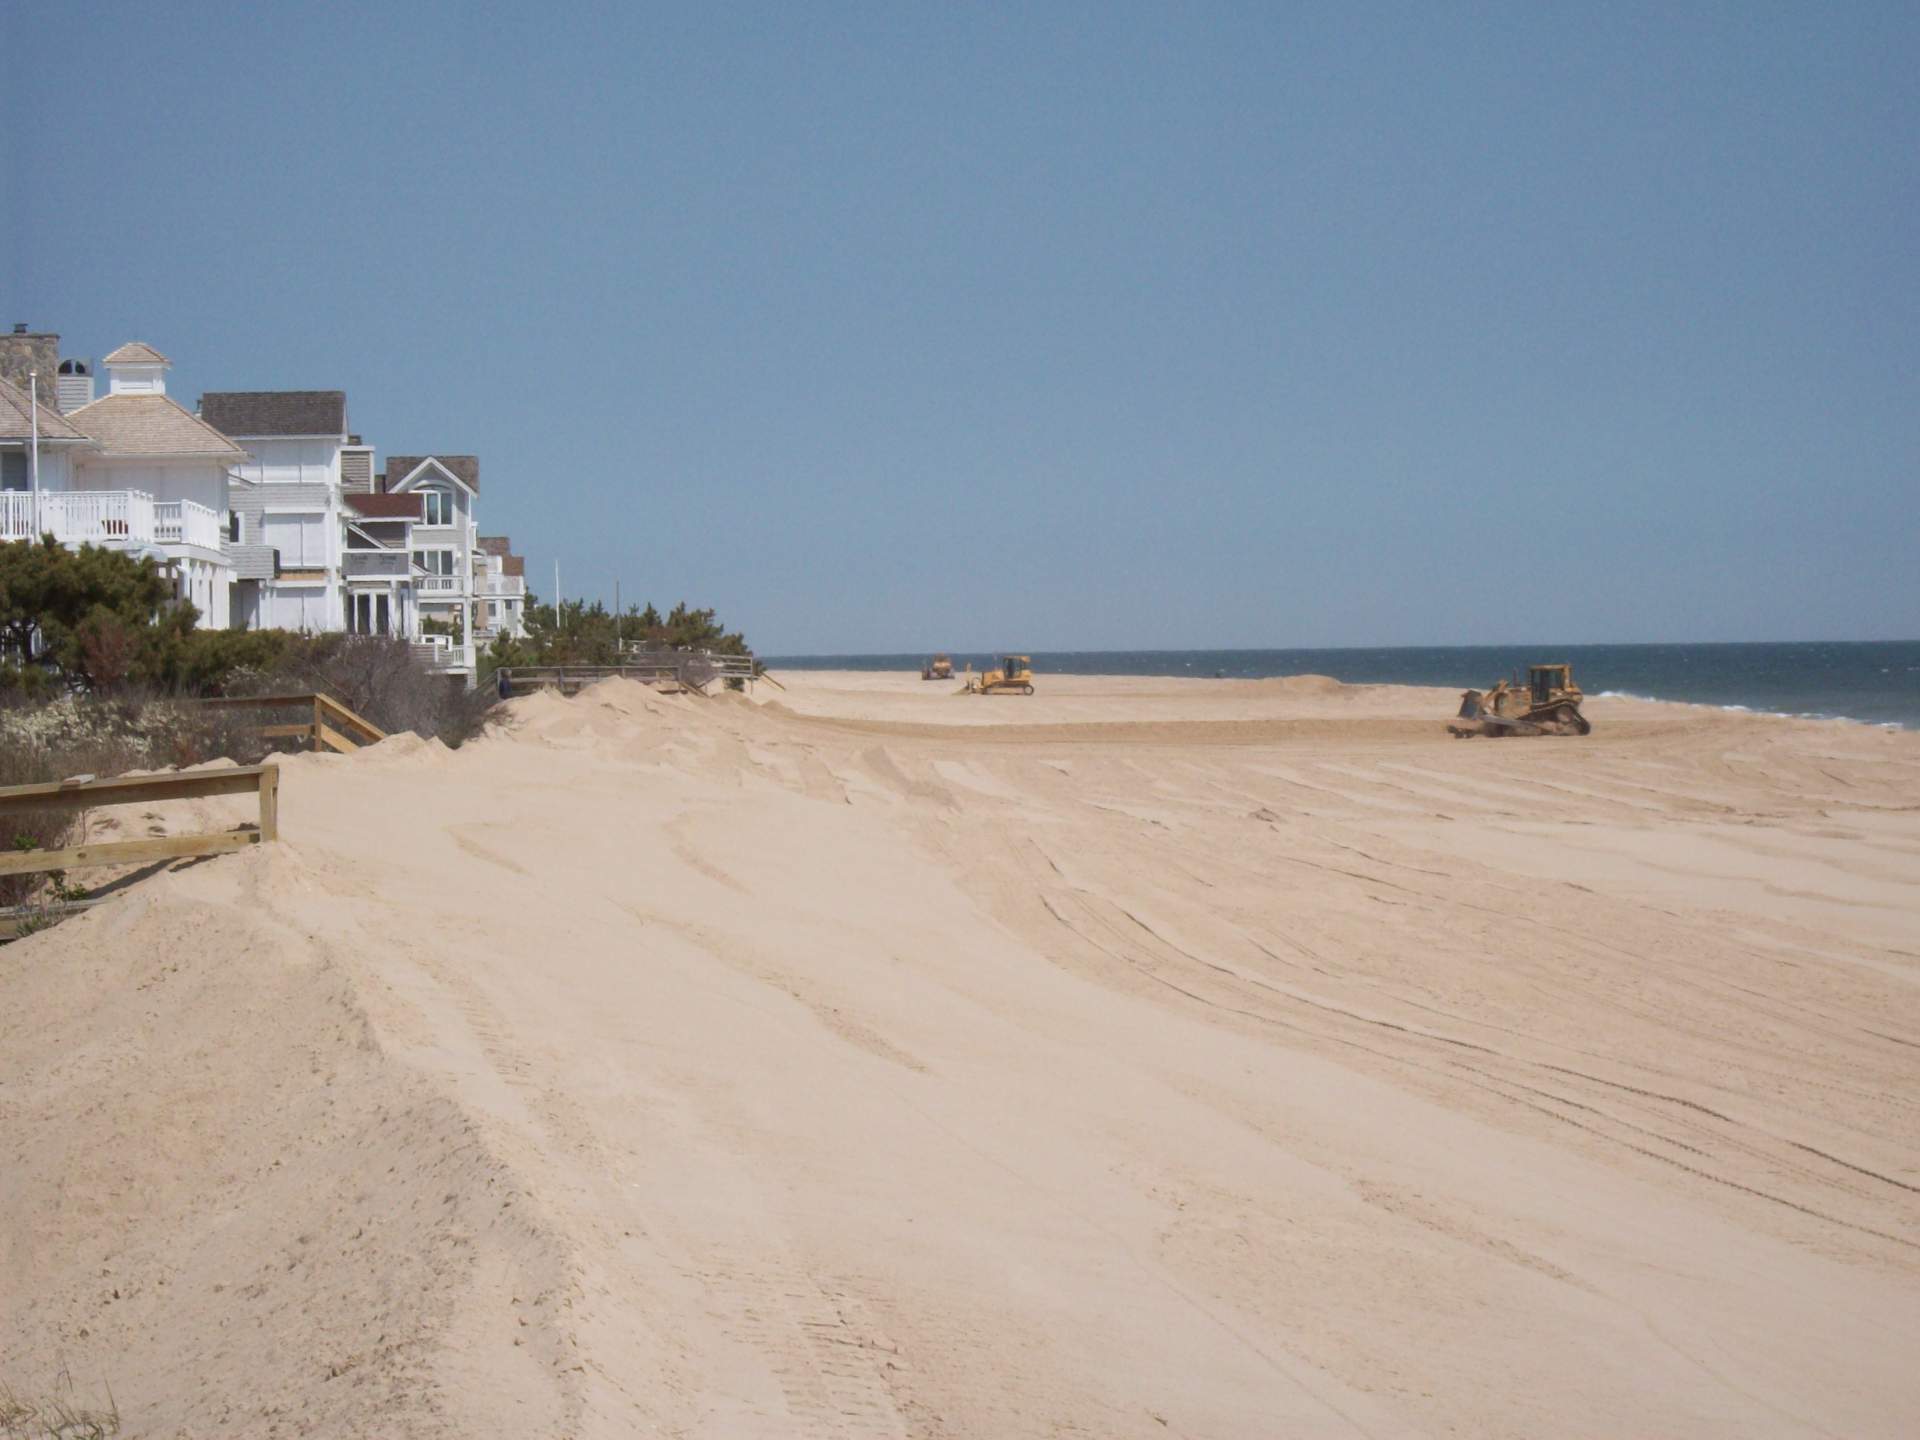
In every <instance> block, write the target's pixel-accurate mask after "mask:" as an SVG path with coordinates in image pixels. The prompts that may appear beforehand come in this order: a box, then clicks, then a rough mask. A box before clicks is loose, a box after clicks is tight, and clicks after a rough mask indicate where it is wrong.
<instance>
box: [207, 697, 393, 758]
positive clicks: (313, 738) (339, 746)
mask: <svg viewBox="0 0 1920 1440" xmlns="http://www.w3.org/2000/svg"><path fill="white" fill-rule="evenodd" d="M200 703H201V704H202V705H211V706H217V707H220V708H223V709H230V710H292V709H296V708H299V709H311V711H312V715H313V718H312V719H311V720H302V721H299V722H297V723H293V724H284V725H262V726H261V727H260V733H261V734H262V735H264V736H266V737H267V738H268V739H269V740H291V739H300V740H305V741H307V742H308V744H309V745H310V746H311V747H312V748H313V749H315V750H318V749H320V747H321V746H323V745H324V746H326V747H327V748H328V749H329V750H338V751H339V752H340V753H341V754H343V755H351V754H352V753H353V752H354V751H356V750H358V749H359V748H360V747H361V746H362V745H374V744H378V743H379V742H380V741H382V740H384V739H386V738H387V732H386V731H384V730H382V729H381V728H380V727H379V726H378V725H375V724H374V723H373V722H372V721H371V720H362V719H361V718H360V717H359V716H358V715H356V714H354V713H353V711H351V710H349V709H348V708H347V707H346V706H344V705H342V704H341V703H340V702H339V701H338V700H336V699H334V698H333V697H332V696H331V695H322V694H319V693H302V694H298V695H222V696H219V697H217V698H215V699H212V700H202V701H201V702H200Z"/></svg>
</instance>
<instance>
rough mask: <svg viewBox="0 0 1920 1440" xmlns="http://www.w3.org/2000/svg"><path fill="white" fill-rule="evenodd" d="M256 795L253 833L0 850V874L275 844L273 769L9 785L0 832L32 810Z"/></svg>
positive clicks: (0, 802) (0, 805)
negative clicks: (257, 812)
mask: <svg viewBox="0 0 1920 1440" xmlns="http://www.w3.org/2000/svg"><path fill="white" fill-rule="evenodd" d="M248 793H258V795H259V797H260V824H259V825H258V827H256V828H253V829H247V828H242V829H239V830H222V831H217V832H215V833H213V834H205V835H157V836H149V837H148V838H146V839H142V840H108V841H103V842H102V843H100V844H98V845H75V846H70V847H68V848H66V849H62V850H0V875H33V874H38V873H40V872H42V871H46V870H81V869H85V868H87V867H88V866H92V865H140V864H144V863H146V862H147V861H149V860H178V859H183V858H186V857H189V856H195V855H219V854H223V853H225V852H227V851H230V850H244V849H246V848H247V846H249V845H258V844H260V843H261V842H262V841H264V840H277V839H279V838H280V767H279V766H278V765H242V766H238V767H235V768H231V769H226V770H190V771H173V772H171V773H168V774H164V775H121V776H118V777H116V778H114V779H112V780H83V781H61V782H60V783H59V784H55V785H9V786H7V787H5V788H4V789H0V832H4V830H5V829H6V824H5V817H7V816H9V815H18V814H22V813H24V812H27V811H33V810H93V809H97V808H99V807H100V806H103V805H146V804H151V803H152V802H153V801H156V800H200V799H205V798H206V797H208V796H213V795H245V794H248Z"/></svg>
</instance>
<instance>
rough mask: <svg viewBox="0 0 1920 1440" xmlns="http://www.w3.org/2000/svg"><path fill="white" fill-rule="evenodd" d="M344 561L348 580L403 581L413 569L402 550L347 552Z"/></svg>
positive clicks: (411, 563)
mask: <svg viewBox="0 0 1920 1440" xmlns="http://www.w3.org/2000/svg"><path fill="white" fill-rule="evenodd" d="M345 560H346V572H347V578H348V579H349V580H404V579H406V578H407V576H408V575H409V574H410V573H411V572H412V569H413V562H412V561H411V560H410V559H409V558H408V556H407V552H406V551H404V550H349V551H347V552H346V555H345Z"/></svg>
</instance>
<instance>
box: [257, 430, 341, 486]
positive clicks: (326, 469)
mask: <svg viewBox="0 0 1920 1440" xmlns="http://www.w3.org/2000/svg"><path fill="white" fill-rule="evenodd" d="M238 443H239V444H240V445H241V446H243V447H244V448H245V449H246V450H247V452H248V453H249V454H251V455H252V456H253V459H252V461H251V462H249V463H248V464H245V465H238V466H235V467H234V468H235V469H236V470H237V471H238V472H239V473H240V474H241V475H243V476H245V477H246V478H247V479H249V480H254V481H258V482H259V483H260V484H263V485H331V484H336V483H338V481H339V478H340V472H339V466H340V442H339V441H338V440H286V439H278V438H275V437H273V436H248V437H247V438H246V439H244V440H241V441H239V442H238Z"/></svg>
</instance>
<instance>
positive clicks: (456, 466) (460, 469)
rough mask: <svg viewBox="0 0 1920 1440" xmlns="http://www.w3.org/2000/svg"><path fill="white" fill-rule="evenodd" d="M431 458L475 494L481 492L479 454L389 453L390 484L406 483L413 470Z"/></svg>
mask: <svg viewBox="0 0 1920 1440" xmlns="http://www.w3.org/2000/svg"><path fill="white" fill-rule="evenodd" d="M429 460H431V461H433V463H434V464H436V465H438V466H439V467H440V468H441V469H442V470H445V471H446V472H447V473H448V474H449V475H451V476H453V478H454V479H456V480H458V481H459V482H460V483H461V484H462V485H464V486H466V487H467V488H468V489H469V490H471V491H473V492H474V494H476V495H477V494H479V493H480V457H479V456H478V455H389V456H388V457H387V481H388V483H389V485H394V486H398V485H404V484H405V483H406V482H407V481H409V480H411V479H412V478H413V472H414V471H416V470H418V469H419V468H420V467H421V466H422V465H424V464H426V463H427V461H429Z"/></svg>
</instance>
